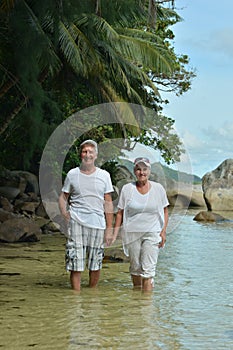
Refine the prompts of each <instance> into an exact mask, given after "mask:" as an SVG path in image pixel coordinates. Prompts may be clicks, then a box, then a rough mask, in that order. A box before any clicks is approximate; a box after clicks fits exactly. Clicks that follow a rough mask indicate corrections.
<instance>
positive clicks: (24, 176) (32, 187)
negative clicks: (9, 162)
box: [11, 170, 39, 195]
mask: <svg viewBox="0 0 233 350" xmlns="http://www.w3.org/2000/svg"><path fill="white" fill-rule="evenodd" d="M11 173H12V175H13V176H16V177H19V178H20V179H21V182H22V183H24V184H25V187H24V189H23V190H22V191H21V192H25V193H29V192H33V193H35V194H36V195H38V194H39V183H38V178H37V176H36V175H34V174H32V173H30V172H28V171H21V170H14V171H11Z"/></svg>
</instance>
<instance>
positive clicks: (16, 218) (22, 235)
mask: <svg viewBox="0 0 233 350" xmlns="http://www.w3.org/2000/svg"><path fill="white" fill-rule="evenodd" d="M56 205H57V203H56ZM56 231H60V230H59V227H58V226H57V225H54V224H53V223H52V222H51V221H50V220H49V218H48V215H47V213H46V210H45V208H44V206H43V204H42V202H41V198H40V196H39V184H38V180H37V177H36V176H35V175H34V174H31V173H29V172H24V171H12V172H11V171H9V170H5V169H4V170H2V171H1V174H0V242H4V243H6V242H9V243H13V242H14V243H15V242H36V241H39V240H40V239H41V234H42V233H53V232H56Z"/></svg>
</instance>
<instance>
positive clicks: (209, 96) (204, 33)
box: [162, 0, 233, 177]
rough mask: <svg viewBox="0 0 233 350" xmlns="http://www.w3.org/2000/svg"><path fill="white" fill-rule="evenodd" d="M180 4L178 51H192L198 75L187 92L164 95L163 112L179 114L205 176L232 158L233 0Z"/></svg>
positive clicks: (183, 0)
mask: <svg viewBox="0 0 233 350" xmlns="http://www.w3.org/2000/svg"><path fill="white" fill-rule="evenodd" d="M175 6H176V11H177V12H178V13H179V15H180V16H181V17H182V18H183V21H182V22H180V23H178V24H176V25H175V26H173V27H172V30H173V32H174V34H175V39H174V47H175V52H176V53H177V54H187V55H188V56H189V58H190V63H189V66H190V67H192V68H193V69H195V71H196V75H197V76H196V78H194V80H193V82H192V88H191V90H190V91H188V92H186V93H185V94H184V95H183V96H180V97H176V96H171V95H169V96H164V97H168V99H169V101H170V103H169V105H168V106H167V107H165V108H164V111H163V113H164V114H165V115H167V116H169V117H171V118H173V119H174V120H175V124H174V126H175V130H176V131H177V133H178V135H179V136H180V138H181V139H182V141H183V144H184V147H185V150H186V151H187V155H188V158H189V163H190V166H191V172H192V174H195V175H198V176H200V177H202V176H203V175H205V174H206V173H207V172H209V171H212V170H214V169H215V168H216V167H218V165H220V164H221V163H222V162H223V161H224V160H225V159H228V158H233V108H232V104H233V20H232V14H233V1H232V0H221V1H217V0H216V1H213V0H175ZM162 97H163V95H162ZM187 155H186V157H187ZM182 161H183V162H185V159H183V160H182Z"/></svg>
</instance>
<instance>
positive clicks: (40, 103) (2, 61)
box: [0, 0, 195, 172]
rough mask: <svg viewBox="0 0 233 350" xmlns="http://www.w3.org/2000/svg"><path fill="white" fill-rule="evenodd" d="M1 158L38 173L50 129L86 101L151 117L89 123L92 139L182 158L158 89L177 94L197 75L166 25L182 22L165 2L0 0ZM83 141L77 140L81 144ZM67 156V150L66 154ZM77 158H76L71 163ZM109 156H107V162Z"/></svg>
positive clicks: (172, 3) (12, 165)
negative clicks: (136, 109)
mask: <svg viewBox="0 0 233 350" xmlns="http://www.w3.org/2000/svg"><path fill="white" fill-rule="evenodd" d="M0 4H1V5H0V25H1V29H0V122H1V124H0V148H1V152H0V163H1V164H2V165H3V166H5V167H7V168H9V169H17V168H20V169H24V170H29V171H33V172H37V171H38V167H39V162H40V157H41V154H42V152H43V149H44V146H45V144H46V141H47V140H48V138H49V136H50V135H51V134H52V132H53V131H54V130H55V129H56V127H57V126H58V125H59V124H60V123H62V122H63V121H64V120H65V119H67V118H69V116H70V115H72V114H73V113H75V112H77V111H80V110H83V109H85V108H87V107H90V106H94V105H98V104H102V103H108V102H126V103H129V104H137V105H142V106H145V107H146V108H149V109H151V110H153V111H154V112H155V115H156V117H155V118H154V119H153V120H150V123H149V124H147V123H145V127H143V128H136V127H135V128H134V127H132V126H131V127H130V126H129V125H127V124H125V123H124V122H122V121H121V120H120V119H119V121H118V123H117V125H107V124H106V125H104V126H101V128H99V127H98V125H96V127H95V128H92V130H91V134H89V135H83V137H86V136H91V137H94V138H95V139H96V141H98V142H102V141H104V140H108V139H111V138H113V139H114V138H116V137H120V136H121V137H123V138H124V139H127V140H129V141H130V142H126V143H125V144H124V145H123V146H124V147H126V148H128V149H129V148H130V147H132V144H133V143H134V142H141V143H143V144H146V145H149V146H151V147H153V148H155V149H158V150H160V151H161V154H162V156H163V158H164V159H165V161H166V162H167V164H169V163H171V162H176V161H178V160H179V159H180V156H181V154H182V152H183V149H182V142H181V140H180V139H179V137H178V135H176V133H174V130H173V126H174V120H173V119H171V118H169V117H167V116H164V115H163V105H164V104H165V103H168V102H169V101H167V100H163V98H162V97H161V96H162V95H161V91H167V92H170V93H173V94H176V95H181V94H183V93H185V92H186V91H188V90H189V89H190V88H191V82H192V79H193V77H194V76H195V72H194V71H193V69H191V68H190V67H189V57H188V56H187V55H185V54H180V55H178V54H176V53H175V48H174V47H173V40H174V34H173V31H172V29H171V28H172V26H173V25H175V24H176V23H177V22H179V21H181V20H182V18H181V17H180V15H179V14H178V13H177V12H176V10H175V1H168V0H159V1H156V0H112V1H109V0H86V1H82V0H46V1H39V0H2V1H1V2H0ZM80 141H81V139H80V140H77V144H79V142H80ZM71 153H72V152H71ZM75 161H76V159H75ZM113 161H114V159H113Z"/></svg>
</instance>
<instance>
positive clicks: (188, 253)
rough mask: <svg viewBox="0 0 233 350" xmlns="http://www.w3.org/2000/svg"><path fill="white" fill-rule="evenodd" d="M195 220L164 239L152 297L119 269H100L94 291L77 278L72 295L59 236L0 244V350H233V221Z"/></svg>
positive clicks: (185, 222) (123, 266) (109, 266)
mask: <svg viewBox="0 0 233 350" xmlns="http://www.w3.org/2000/svg"><path fill="white" fill-rule="evenodd" d="M194 215H195V212H193V211H189V212H188V214H187V215H186V216H184V217H183V218H182V220H181V221H180V224H179V225H178V227H177V228H176V229H175V231H172V232H170V233H169V234H168V239H167V244H166V247H165V249H163V250H162V251H161V253H160V256H159V261H158V266H157V276H156V280H155V290H154V291H153V293H151V294H142V293H141V292H139V291H134V290H132V285H131V280H130V277H129V274H128V263H105V264H104V268H103V270H102V273H101V279H100V283H99V286H98V288H97V289H94V290H93V289H89V288H87V282H88V274H87V272H85V273H84V274H83V281H82V285H83V286H82V291H81V292H80V293H74V292H73V291H71V289H70V284H69V275H68V274H67V273H66V272H65V270H64V250H65V246H64V244H65V239H64V237H63V236H62V235H60V234H55V235H47V236H43V237H42V240H41V242H39V243H33V244H2V245H0V277H1V281H0V283H1V284H0V293H1V294H0V296H1V298H0V304H1V313H0V322H1V329H0V349H7V350H13V349H17V350H25V349H30V348H33V349H38V350H44V349H46V350H53V349H56V350H60V349H61V350H75V349H113V350H115V349H119V350H121V349H148V350H149V349H153V350H154V349H155V350H156V349H165V350H176V349H198V350H199V349H203V350H204V349H205V350H208V349H209V350H213V349H233V273H232V248H233V223H232V222H226V223H218V224H201V223H198V222H195V221H193V217H194ZM177 218H178V220H180V219H179V217H177Z"/></svg>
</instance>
